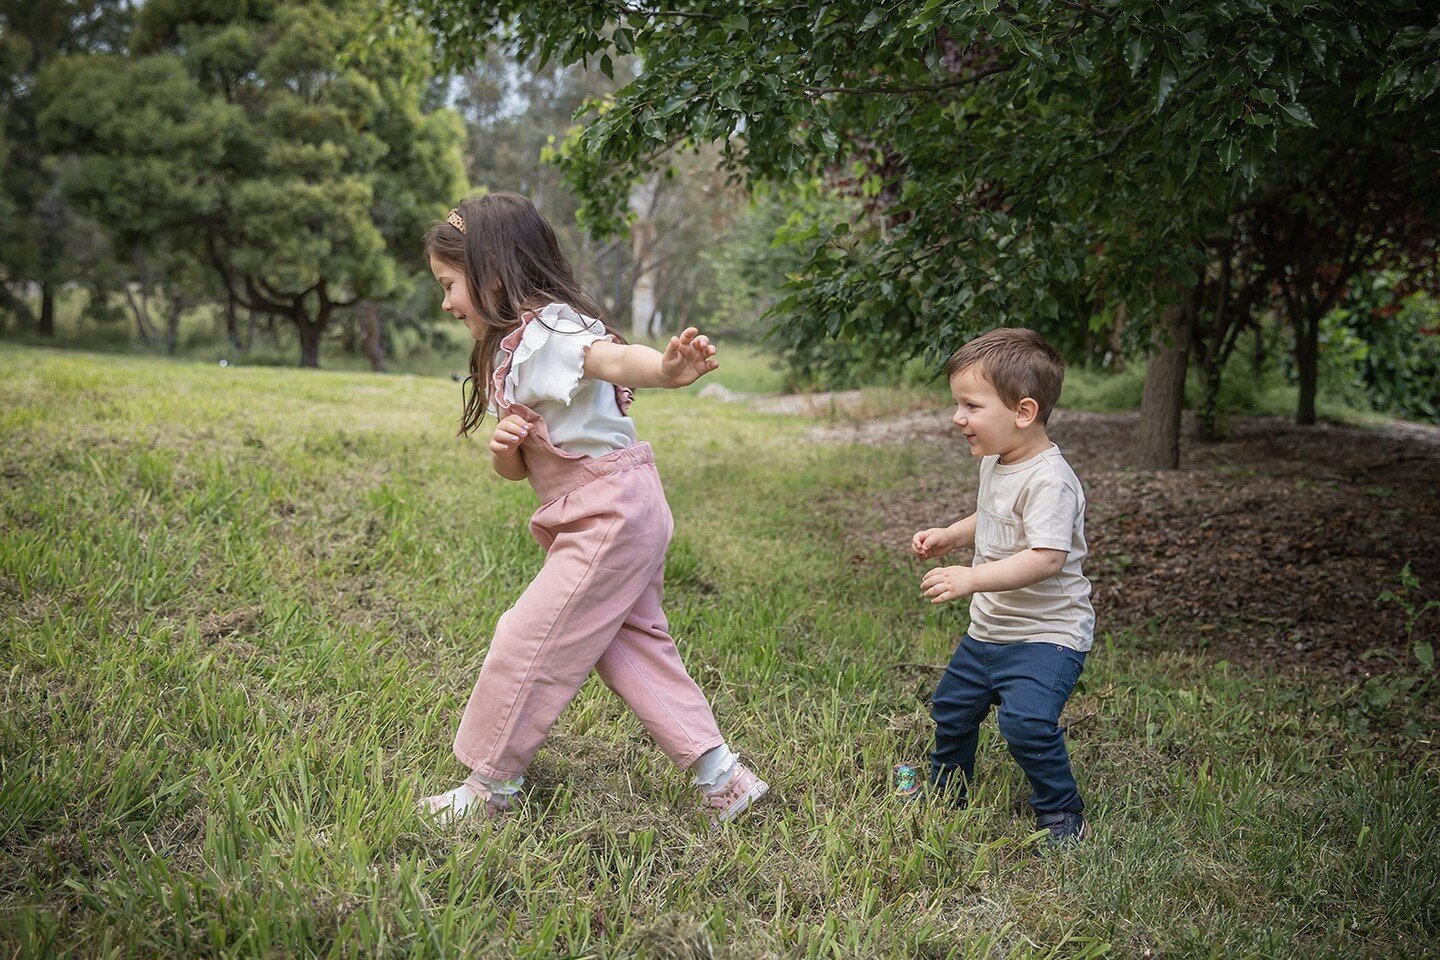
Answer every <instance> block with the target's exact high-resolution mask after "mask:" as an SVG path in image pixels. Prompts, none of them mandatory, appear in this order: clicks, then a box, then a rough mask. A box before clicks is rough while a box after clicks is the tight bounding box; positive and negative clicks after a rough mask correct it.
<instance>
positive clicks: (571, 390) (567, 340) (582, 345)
mask: <svg viewBox="0 0 1440 960" xmlns="http://www.w3.org/2000/svg"><path fill="white" fill-rule="evenodd" d="M606 339H610V336H609V334H607V333H606V332H605V325H604V324H602V323H601V322H600V321H599V320H596V319H593V318H591V317H586V316H583V315H581V314H580V313H578V312H576V310H575V309H574V308H573V307H570V306H568V305H566V304H563V303H552V304H550V305H549V306H548V307H546V308H545V309H544V310H541V311H540V313H539V314H538V315H536V316H535V318H534V319H533V320H531V321H530V322H528V323H527V324H526V325H525V330H524V333H523V334H522V335H521V337H520V342H519V344H518V345H516V347H515V353H514V358H513V359H512V360H511V361H510V371H509V373H507V374H506V376H505V396H506V399H507V402H511V403H523V404H525V405H526V406H527V407H534V406H535V405H536V404H538V403H559V404H562V405H564V406H567V407H568V406H569V405H570V401H572V400H574V399H575V394H576V392H577V391H578V390H579V389H580V381H581V380H582V379H584V377H585V351H586V350H587V349H588V348H589V347H590V345H591V344H592V343H594V342H595V341H596V340H606Z"/></svg>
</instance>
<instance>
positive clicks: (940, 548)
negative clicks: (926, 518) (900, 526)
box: [910, 527, 955, 560]
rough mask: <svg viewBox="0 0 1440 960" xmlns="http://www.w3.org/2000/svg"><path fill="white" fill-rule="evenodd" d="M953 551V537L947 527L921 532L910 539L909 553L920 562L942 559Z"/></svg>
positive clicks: (932, 528)
mask: <svg viewBox="0 0 1440 960" xmlns="http://www.w3.org/2000/svg"><path fill="white" fill-rule="evenodd" d="M954 549H955V535H954V533H953V532H952V531H951V529H950V528H949V527H931V528H930V529H929V530H921V531H920V532H919V533H917V534H915V536H914V537H912V538H911V539H910V552H911V553H913V554H915V556H917V557H919V558H920V559H921V560H933V559H935V558H936V557H943V556H945V555H946V554H947V553H949V552H950V551H951V550H954Z"/></svg>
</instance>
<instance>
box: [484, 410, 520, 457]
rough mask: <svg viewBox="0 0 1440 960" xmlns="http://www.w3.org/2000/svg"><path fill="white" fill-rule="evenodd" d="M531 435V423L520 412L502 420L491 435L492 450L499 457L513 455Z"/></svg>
mask: <svg viewBox="0 0 1440 960" xmlns="http://www.w3.org/2000/svg"><path fill="white" fill-rule="evenodd" d="M529 435H530V424H528V423H526V422H525V418H524V417H522V416H520V414H518V413H512V414H510V416H508V417H506V418H505V419H504V420H501V421H500V422H499V423H497V424H496V425H495V432H494V433H492V434H491V435H490V452H491V453H493V454H495V456H497V457H511V456H514V455H515V453H516V451H518V450H519V449H520V444H521V443H523V442H524V441H525V438H526V437H527V436H529Z"/></svg>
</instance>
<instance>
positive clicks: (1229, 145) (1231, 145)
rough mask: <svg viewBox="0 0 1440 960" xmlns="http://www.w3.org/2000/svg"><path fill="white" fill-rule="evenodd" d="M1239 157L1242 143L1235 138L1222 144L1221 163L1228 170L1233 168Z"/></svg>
mask: <svg viewBox="0 0 1440 960" xmlns="http://www.w3.org/2000/svg"><path fill="white" fill-rule="evenodd" d="M1239 159H1240V144H1238V143H1236V142H1235V141H1234V140H1226V141H1224V142H1223V143H1221V144H1220V164H1221V166H1223V167H1224V168H1225V169H1226V170H1230V169H1232V168H1233V167H1234V166H1235V162H1236V161H1237V160H1239Z"/></svg>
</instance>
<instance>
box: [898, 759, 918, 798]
mask: <svg viewBox="0 0 1440 960" xmlns="http://www.w3.org/2000/svg"><path fill="white" fill-rule="evenodd" d="M894 782H895V798H896V799H897V800H901V801H903V802H906V803H908V802H910V801H911V800H914V799H916V798H917V797H919V796H920V771H918V770H916V769H915V768H914V767H912V766H910V764H908V763H897V764H895V780H894Z"/></svg>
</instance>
